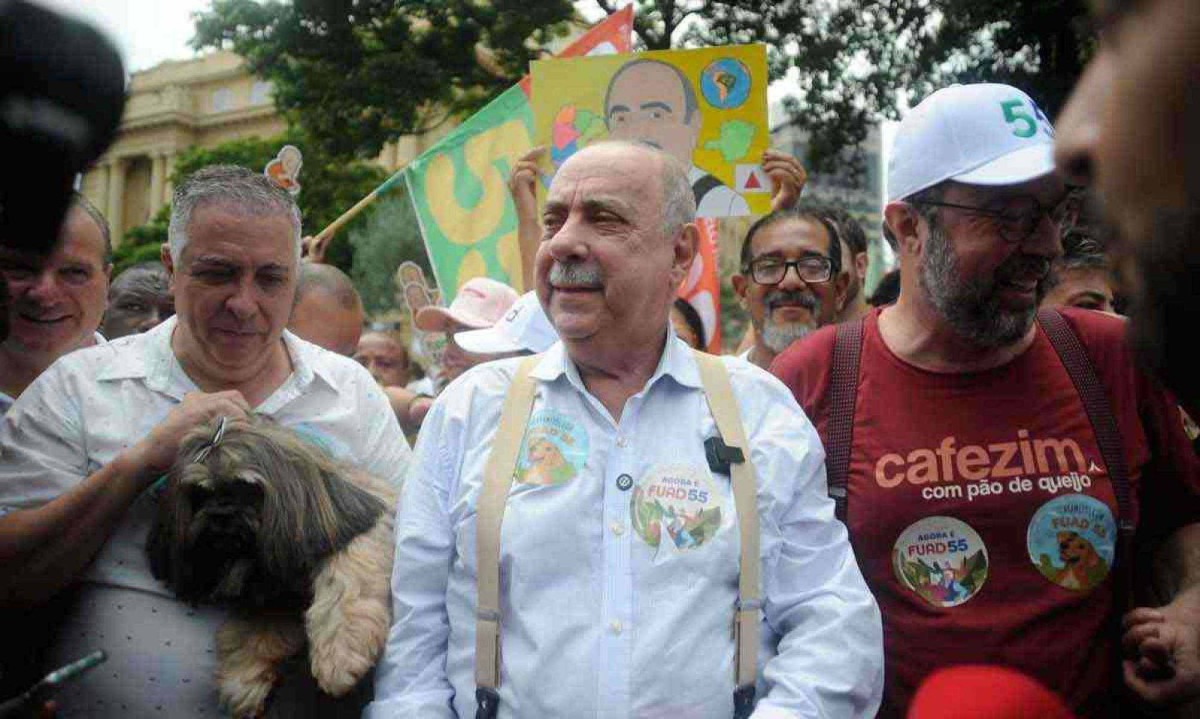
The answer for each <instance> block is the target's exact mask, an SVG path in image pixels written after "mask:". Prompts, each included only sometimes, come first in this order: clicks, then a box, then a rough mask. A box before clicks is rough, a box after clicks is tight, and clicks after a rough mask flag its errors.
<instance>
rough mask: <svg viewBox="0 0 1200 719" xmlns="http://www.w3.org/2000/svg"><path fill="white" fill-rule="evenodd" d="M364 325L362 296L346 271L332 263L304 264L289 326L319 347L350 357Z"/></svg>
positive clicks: (301, 266)
mask: <svg viewBox="0 0 1200 719" xmlns="http://www.w3.org/2000/svg"><path fill="white" fill-rule="evenodd" d="M362 326H363V306H362V299H361V298H360V297H359V296H358V290H356V289H355V288H354V282H353V281H351V280H350V278H349V277H347V276H346V273H345V272H342V271H341V270H339V269H338V268H336V267H334V266H333V265H325V264H318V263H315V262H304V263H302V264H301V265H300V280H299V282H298V283H297V286H296V306H295V307H293V308H292V316H291V319H289V320H288V329H289V330H291V331H292V332H293V333H295V335H296V336H297V337H300V338H301V339H306V340H308V341H309V342H312V343H313V344H315V345H317V346H318V347H324V348H325V349H327V350H329V351H330V352H336V353H337V354H340V355H342V356H343V357H351V356H353V355H354V353H355V351H356V350H357V349H358V338H359V337H360V336H361V335H362Z"/></svg>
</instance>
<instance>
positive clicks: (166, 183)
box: [163, 152, 175, 204]
mask: <svg viewBox="0 0 1200 719" xmlns="http://www.w3.org/2000/svg"><path fill="white" fill-rule="evenodd" d="M174 173H175V153H174V152H168V153H166V154H165V155H163V203H164V204H168V203H170V202H171V197H172V196H173V195H174V194H175V183H173V182H171V175H173V174H174Z"/></svg>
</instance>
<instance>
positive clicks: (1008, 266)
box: [996, 255, 1050, 282]
mask: <svg viewBox="0 0 1200 719" xmlns="http://www.w3.org/2000/svg"><path fill="white" fill-rule="evenodd" d="M1048 274H1050V260H1048V259H1046V258H1045V257H1038V256H1037V255H1013V256H1012V257H1010V258H1008V259H1007V260H1005V261H1004V263H1003V264H1001V265H1000V266H999V267H998V268H996V279H997V280H998V281H1000V282H1008V281H1011V280H1014V279H1027V278H1028V279H1035V280H1037V281H1038V282H1042V281H1044V280H1045V279H1046V275H1048Z"/></svg>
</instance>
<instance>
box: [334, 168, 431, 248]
mask: <svg viewBox="0 0 1200 719" xmlns="http://www.w3.org/2000/svg"><path fill="white" fill-rule="evenodd" d="M409 164H411V163H407V162H406V163H404V166H403V167H401V168H400V169H399V170H396V171H395V172H394V173H392V176H391V177H389V178H388V179H386V180H384V181H383V183H382V184H380V185H379V187H376V188H375V189H374V190H371V192H370V193H368V194H367V196H366V197H364V198H362V199H361V200H359V201H358V202H356V203H354V206H353V207H351V208H350V209H348V210H346V211H345V212H343V213H342V214H341V215H340V216H339V217H338V218H337V219H336V220H334V221H333V222H330V223H329V224H328V225H327V226H326V227H325V229H323V230H321V232H320V233H318V234H317V236H316V238H315V240H316V243H317V244H324V243H326V242H328V241H329V240H330V239H332V238H333V236H334V235H336V234H337V233H338V231H339V230H341V229H342V228H343V227H345V225H346V223H347V222H349V221H350V220H353V219H354V218H355V217H357V216H358V214H359V213H360V212H362V211H363V210H365V209H367V207H369V206H370V205H371V203H372V202H374V201H375V200H378V199H379V198H380V197H381V196H383V195H385V194H387V193H388V192H390V191H391V190H392V189H393V188H394V187H395V186H396V185H398V184H400V182H401V180H402V179H403V178H404V171H405V170H407V169H408V166H409Z"/></svg>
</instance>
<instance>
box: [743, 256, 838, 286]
mask: <svg viewBox="0 0 1200 719" xmlns="http://www.w3.org/2000/svg"><path fill="white" fill-rule="evenodd" d="M789 267H795V268H796V276H797V277H799V278H800V279H802V280H804V281H805V282H807V283H808V284H810V285H815V284H819V283H821V282H828V281H829V278H830V277H832V276H833V264H832V263H831V262H830V261H829V258H828V257H805V258H802V259H799V260H781V259H779V258H777V257H760V258H758V259H756V260H753V261H751V262H750V265H749V267H748V268H747V270H748V271H749V273H750V277H751V278H752V279H753V280H754V281H755V282H757V283H758V284H760V285H777V284H779V283H780V282H783V278H784V277H786V276H787V271H788V268H789Z"/></svg>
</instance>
